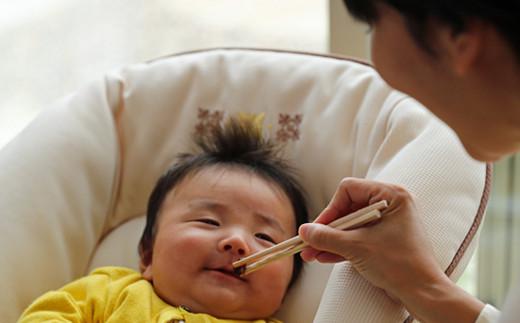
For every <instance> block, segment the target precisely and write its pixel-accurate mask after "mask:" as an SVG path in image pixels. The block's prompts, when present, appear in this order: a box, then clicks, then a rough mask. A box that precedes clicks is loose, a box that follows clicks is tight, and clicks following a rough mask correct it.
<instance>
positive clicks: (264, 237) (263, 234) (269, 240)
mask: <svg viewBox="0 0 520 323" xmlns="http://www.w3.org/2000/svg"><path fill="white" fill-rule="evenodd" d="M255 237H257V238H259V239H262V240H265V241H268V242H271V243H275V242H274V239H273V238H271V236H269V235H268V234H265V233H257V234H255Z"/></svg>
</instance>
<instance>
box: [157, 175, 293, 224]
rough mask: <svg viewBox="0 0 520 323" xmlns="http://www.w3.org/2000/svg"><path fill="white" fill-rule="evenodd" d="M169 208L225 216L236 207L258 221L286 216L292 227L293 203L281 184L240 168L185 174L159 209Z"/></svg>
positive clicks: (165, 209)
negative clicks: (210, 212) (204, 211)
mask: <svg viewBox="0 0 520 323" xmlns="http://www.w3.org/2000/svg"><path fill="white" fill-rule="evenodd" d="M171 208H177V209H179V208H184V209H188V210H207V211H212V212H215V213H216V214H226V213H229V212H230V211H236V210H235V209H234V208H237V209H239V210H242V211H246V212H244V213H246V214H249V213H251V214H254V215H255V216H258V217H259V218H260V220H262V219H263V220H265V219H266V217H274V218H277V219H278V218H280V217H282V218H284V217H289V218H290V219H289V220H290V221H288V222H290V223H291V229H292V228H293V227H295V224H294V223H295V222H294V221H295V215H294V211H293V207H292V203H291V200H290V198H289V196H288V195H287V194H286V193H285V191H284V190H283V188H282V187H281V185H278V183H276V182H275V181H274V180H271V179H268V178H265V177H264V176H261V175H259V174H257V173H255V172H253V171H251V170H248V169H244V168H241V167H214V166H212V167H206V168H202V169H200V170H198V171H196V172H193V173H191V174H189V175H187V176H186V177H185V178H183V179H182V180H181V181H180V182H179V183H177V185H175V186H174V187H173V188H172V189H171V190H170V191H169V192H168V195H167V197H166V199H165V201H164V202H163V205H162V207H161V209H162V211H167V210H168V209H171ZM161 213H163V212H161ZM246 214H244V216H245V215H246ZM278 220H280V219H278ZM263 222H265V223H268V222H269V221H263Z"/></svg>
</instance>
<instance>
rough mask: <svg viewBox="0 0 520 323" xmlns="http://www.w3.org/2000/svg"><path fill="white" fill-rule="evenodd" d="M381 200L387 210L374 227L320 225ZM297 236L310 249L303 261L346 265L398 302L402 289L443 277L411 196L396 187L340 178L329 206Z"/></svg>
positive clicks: (404, 290) (401, 296)
mask: <svg viewBox="0 0 520 323" xmlns="http://www.w3.org/2000/svg"><path fill="white" fill-rule="evenodd" d="M381 200H386V201H387V202H388V207H387V208H386V209H385V210H383V212H382V218H381V219H380V220H379V221H378V222H376V223H375V224H373V225H369V226H365V227H362V228H358V229H355V230H349V231H341V230H337V229H333V228H330V227H328V226H326V225H323V224H327V223H329V222H331V221H333V220H335V219H336V218H339V217H342V216H344V215H346V214H349V213H351V212H354V211H356V210H358V209H360V208H362V207H365V206H367V205H369V204H373V203H375V202H378V201H381ZM299 234H300V236H301V238H302V239H303V240H304V241H305V242H307V243H309V244H310V246H311V247H312V248H308V249H306V250H304V251H303V252H302V254H301V256H302V257H303V259H304V260H306V261H310V260H313V259H317V260H318V261H320V262H337V261H343V260H347V261H350V262H351V263H352V265H353V266H354V268H355V269H356V270H357V271H358V272H359V273H360V274H361V275H362V276H363V277H365V278H366V279H367V280H369V281H370V282H371V283H372V284H374V285H375V286H378V287H380V288H383V289H384V290H385V291H386V292H387V293H389V294H390V295H392V296H394V297H397V298H399V299H402V298H403V297H404V295H403V293H406V291H407V289H416V288H417V285H420V284H423V285H424V286H426V285H429V284H435V283H436V282H438V281H443V280H445V279H446V277H445V275H444V273H443V271H442V269H441V268H440V266H439V265H438V264H437V262H436V260H435V258H434V256H433V251H432V248H431V246H430V244H429V242H428V239H427V237H426V233H425V230H424V228H423V225H422V222H421V220H420V218H419V217H418V215H417V209H416V206H415V203H414V199H413V197H412V196H411V194H410V193H408V192H407V191H406V190H405V189H404V188H402V187H400V186H397V185H391V184H384V183H380V182H375V181H369V180H364V179H355V178H346V179H343V180H342V181H341V183H340V185H339V187H338V189H337V191H336V193H335V195H334V197H333V198H332V200H331V201H330V203H329V205H328V206H327V207H326V208H325V209H324V211H323V212H322V213H321V214H320V215H319V217H318V218H317V219H316V221H315V222H314V223H313V224H305V225H302V226H301V228H300V230H299Z"/></svg>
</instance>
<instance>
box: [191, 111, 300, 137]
mask: <svg viewBox="0 0 520 323" xmlns="http://www.w3.org/2000/svg"><path fill="white" fill-rule="evenodd" d="M239 117H240V118H249V119H251V120H253V121H254V122H255V123H256V124H257V125H258V126H259V127H260V128H263V127H264V125H263V123H264V117H265V114H264V113H260V114H247V113H243V112H241V113H239ZM197 119H198V121H197V124H196V125H195V135H196V136H198V137H206V136H210V135H211V134H212V132H213V131H214V130H215V129H216V128H218V127H219V126H220V125H221V124H222V121H223V120H224V111H222V110H209V109H203V108H200V107H199V109H198V113H197ZM301 122H302V115H301V114H300V113H298V114H294V115H290V114H287V113H280V114H279V115H278V130H277V131H276V140H277V141H279V142H288V141H296V140H299V139H300V124H301ZM267 128H268V129H270V128H271V126H267Z"/></svg>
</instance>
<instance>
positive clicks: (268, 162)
mask: <svg viewBox="0 0 520 323" xmlns="http://www.w3.org/2000/svg"><path fill="white" fill-rule="evenodd" d="M195 142H196V144H197V147H198V151H197V152H195V153H184V154H180V155H179V156H178V157H177V160H176V162H175V163H174V164H173V166H172V167H170V168H169V169H168V170H167V171H166V173H165V174H164V175H162V176H161V177H160V178H159V180H158V181H157V184H156V186H155V188H154V189H153V191H152V193H151V195H150V198H149V200H148V209H147V213H146V227H145V229H144V231H143V234H142V236H141V240H140V241H139V248H138V249H139V255H140V257H141V261H142V262H143V263H144V264H145V265H147V264H149V263H150V262H151V257H152V250H153V244H154V238H155V233H156V222H157V217H158V215H159V213H160V209H161V205H162V204H163V202H164V199H165V198H166V196H167V195H168V193H169V192H170V191H171V190H172V189H173V188H174V187H175V186H176V185H178V184H179V183H180V182H181V181H182V180H183V179H184V178H186V176H188V175H191V174H195V173H196V172H198V171H200V170H202V169H205V168H208V167H212V166H223V167H231V168H235V169H243V170H246V171H250V172H252V173H253V174H255V175H258V176H260V177H261V178H263V179H265V180H267V181H268V182H272V183H274V184H275V185H277V186H278V187H279V188H281V189H282V191H283V192H284V193H285V194H286V195H287V197H288V198H289V200H290V202H291V205H292V209H293V213H294V217H295V220H296V221H295V226H296V228H295V229H296V231H298V228H299V226H300V225H302V224H303V223H306V222H308V211H307V204H306V198H305V195H306V194H305V191H304V190H303V188H302V186H301V185H300V184H299V182H298V181H297V180H296V171H295V169H294V168H292V167H291V166H290V165H289V164H288V162H287V161H286V160H285V159H283V158H282V157H281V148H282V147H281V146H280V145H278V144H277V143H275V142H274V141H271V140H268V139H265V138H264V137H263V136H262V134H261V129H260V128H259V127H258V126H257V125H256V124H255V123H254V121H253V120H250V119H247V118H244V119H234V118H230V120H229V122H227V123H226V125H225V126H218V127H216V128H215V129H214V131H213V132H212V133H211V134H210V135H206V136H199V137H196V138H195ZM301 269H302V259H301V258H300V256H299V255H295V256H294V266H293V273H292V278H291V281H290V284H289V286H290V285H292V284H293V283H294V281H295V280H296V278H297V277H298V276H299V274H300V272H301Z"/></svg>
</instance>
